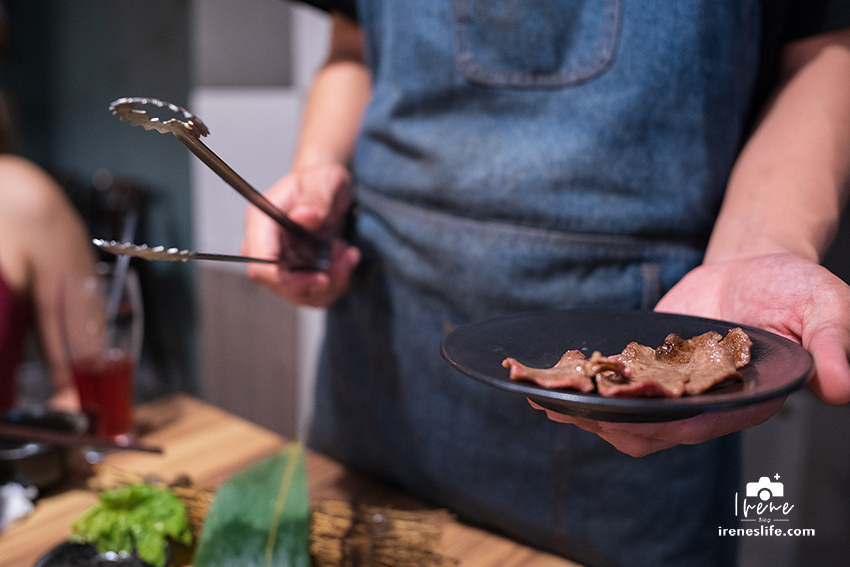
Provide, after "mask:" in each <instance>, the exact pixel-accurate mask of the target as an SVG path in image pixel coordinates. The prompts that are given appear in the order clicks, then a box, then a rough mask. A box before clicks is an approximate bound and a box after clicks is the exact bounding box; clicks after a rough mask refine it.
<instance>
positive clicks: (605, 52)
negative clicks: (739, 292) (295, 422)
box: [309, 0, 758, 567]
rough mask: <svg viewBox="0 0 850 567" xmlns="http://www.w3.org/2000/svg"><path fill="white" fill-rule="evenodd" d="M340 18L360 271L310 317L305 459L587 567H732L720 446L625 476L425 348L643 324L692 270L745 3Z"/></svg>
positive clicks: (729, 469) (362, 10)
mask: <svg viewBox="0 0 850 567" xmlns="http://www.w3.org/2000/svg"><path fill="white" fill-rule="evenodd" d="M508 5H509V6H511V9H510V11H508V10H507V8H505V6H508ZM503 10H504V13H502V11H503ZM517 14H521V15H522V17H521V19H519V20H518V19H517V17H516V15H517ZM358 16H359V18H360V21H361V25H362V26H363V29H364V31H365V34H366V41H367V48H368V52H369V64H370V67H371V70H372V73H373V80H374V85H373V101H372V103H371V104H370V106H369V108H368V109H367V112H366V115H365V117H364V124H363V129H362V135H361V137H360V139H359V140H358V146H357V151H356V155H355V160H354V170H355V176H356V180H357V182H356V187H355V195H356V199H357V202H358V208H359V214H358V215H357V220H356V223H355V226H354V235H353V238H354V241H355V243H356V245H358V246H359V247H360V248H361V249H362V251H363V256H364V258H363V262H362V264H361V266H360V267H359V268H358V271H357V273H356V277H355V280H354V282H353V284H352V290H351V292H350V293H349V294H347V295H346V296H345V297H344V298H342V299H341V300H339V301H338V302H337V303H336V304H335V305H333V306H332V307H331V308H330V309H329V311H328V326H327V337H326V341H325V346H324V348H323V354H322V359H321V362H320V369H319V379H318V384H317V395H316V405H315V418H314V421H313V423H312V426H311V431H310V439H309V442H310V444H311V445H312V446H313V447H315V448H317V449H319V450H321V451H324V452H327V453H329V454H331V455H333V456H335V457H337V458H339V459H341V460H343V461H344V462H346V463H348V464H349V465H351V466H353V467H356V468H358V469H361V470H363V471H366V472H369V473H373V474H377V475H380V476H381V477H383V478H384V479H386V480H389V481H391V482H395V483H398V484H399V485H400V486H402V487H403V488H405V489H407V490H410V491H412V492H414V493H415V494H417V495H419V496H420V497H422V498H425V499H427V500H428V501H430V502H432V503H434V504H435V505H440V506H448V507H450V508H451V509H452V510H454V511H455V512H456V513H458V514H459V516H460V517H461V518H462V519H465V520H468V521H471V522H475V523H478V524H481V525H484V526H487V527H489V528H491V529H495V530H498V531H500V532H503V533H505V534H507V535H509V536H512V537H515V538H518V539H520V540H521V541H524V542H527V543H529V544H532V545H535V546H538V547H540V548H542V549H546V550H550V551H554V552H556V553H560V554H563V555H565V556H567V557H571V558H574V559H576V560H578V561H580V562H582V563H584V564H586V565H589V566H619V565H629V566H643V565H645V566H653V567H660V566H666V565H671V566H672V565H675V566H676V567H682V566H708V565H731V564H734V556H735V546H734V541H733V539H732V538H720V537H718V536H717V531H716V529H717V526H724V525H731V524H732V522H733V520H734V516H733V514H734V510H733V509H732V508H733V507H732V506H730V505H729V503H728V497H731V496H732V495H733V494H734V491H735V489H736V485H737V474H738V472H737V471H738V461H737V455H738V438H737V436H735V435H730V436H726V437H724V438H721V439H716V440H713V441H709V442H706V443H702V444H700V445H696V446H682V447H677V448H674V449H670V450H667V451H662V452H660V453H657V454H654V455H650V456H648V457H644V458H640V459H635V458H632V457H629V456H627V455H623V454H621V453H619V452H618V451H616V450H615V449H614V448H613V447H611V446H610V445H609V444H608V443H607V442H605V441H603V440H601V439H600V438H599V437H597V436H596V435H593V434H589V433H586V432H584V431H581V430H579V429H578V428H575V427H573V426H568V425H563V424H557V423H553V422H550V421H549V420H547V419H546V418H545V416H544V415H543V414H542V413H541V412H537V411H534V410H532V409H531V408H529V406H528V404H527V402H526V401H525V400H523V399H522V398H520V397H516V396H513V395H510V394H508V393H505V392H503V391H498V390H495V389H492V388H489V387H487V386H485V385H482V384H480V383H478V382H475V381H473V380H471V379H469V378H467V377H465V376H463V375H461V374H460V373H458V372H457V371H455V370H454V369H452V368H451V367H449V366H448V365H447V364H446V363H445V362H444V361H443V360H442V358H441V357H440V355H439V344H440V341H441V339H442V337H443V336H444V334H445V333H446V332H448V331H450V330H451V329H452V328H454V327H455V326H457V325H461V324H463V323H466V322H469V321H473V320H477V319H481V318H484V317H489V316H493V315H498V314H504V313H510V312H516V311H523V310H532V309H552V308H565V307H589V306H598V307H606V308H623V309H638V308H651V307H652V306H653V305H654V303H655V301H657V299H658V298H659V297H660V295H661V294H663V293H664V292H665V291H666V290H667V289H669V288H670V287H671V286H672V285H673V284H674V283H675V282H676V281H678V280H679V279H680V278H681V277H682V276H683V275H684V274H685V273H687V272H688V271H689V270H690V269H692V268H693V267H694V266H696V265H698V264H699V262H700V259H701V255H702V249H703V248H702V247H703V245H704V243H705V239H706V237H707V235H708V232H709V230H710V227H711V223H712V219H713V215H714V214H715V212H716V208H717V206H718V203H719V199H720V197H721V195H722V191H723V185H724V183H725V179H726V177H727V176H728V172H729V170H730V168H731V165H732V162H733V160H734V156H735V154H736V152H737V149H738V146H739V143H740V137H741V135H742V132H743V124H744V120H745V115H746V109H747V103H748V96H747V93H748V92H749V89H750V88H751V85H752V77H753V76H754V74H755V67H756V64H757V53H756V52H757V45H758V5H757V2H756V0H744V1H743V2H742V1H740V0H738V1H733V0H695V1H694V2H669V1H667V0H641V1H640V2H638V1H629V0H586V1H578V0H515V1H513V2H510V3H507V2H494V1H490V0H454V1H452V0H433V1H430V2H397V1H381V0H364V1H362V2H360V3H359V4H358Z"/></svg>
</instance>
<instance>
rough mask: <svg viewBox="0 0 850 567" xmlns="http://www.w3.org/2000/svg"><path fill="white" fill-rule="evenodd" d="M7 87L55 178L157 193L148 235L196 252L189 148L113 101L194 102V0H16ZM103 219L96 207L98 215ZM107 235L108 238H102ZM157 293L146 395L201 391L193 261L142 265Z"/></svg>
mask: <svg viewBox="0 0 850 567" xmlns="http://www.w3.org/2000/svg"><path fill="white" fill-rule="evenodd" d="M4 4H5V9H6V12H7V22H8V33H9V40H8V42H7V44H6V47H7V48H6V50H5V53H4V54H3V55H2V58H0V88H2V90H3V91H4V92H5V93H6V95H7V96H8V97H9V98H10V99H11V101H12V105H13V109H14V112H15V114H16V118H17V128H16V129H17V133H18V139H19V142H20V143H19V146H18V153H21V154H22V155H24V156H26V157H29V158H31V159H33V160H34V161H36V162H37V163H39V164H40V165H41V166H43V167H45V168H46V169H48V170H49V171H51V172H53V173H55V174H56V175H57V176H58V177H59V178H60V179H62V180H63V183H64V184H66V185H67V186H68V187H69V190H70V191H71V193H72V194H73V196H74V198H75V200H76V201H80V202H82V203H83V205H84V206H82V207H81V208H82V209H83V212H84V214H86V216H87V220H89V221H90V222H91V223H92V226H91V230H92V235H93V236H94V237H109V236H110V235H109V234H103V233H102V232H104V231H106V228H108V227H104V226H102V225H101V224H100V223H95V222H94V221H95V219H92V218H91V216H90V214H89V213H92V211H90V210H89V209H88V208H87V207H86V206H85V204H86V203H90V202H91V200H92V199H96V198H98V197H101V196H102V195H98V194H97V193H96V190H94V189H93V188H92V186H91V185H92V178H93V175H95V173H96V172H99V171H100V172H101V177H102V173H103V171H108V172H109V173H110V174H111V175H112V176H113V177H114V178H117V179H119V180H121V181H122V182H126V183H129V184H131V185H134V186H139V187H141V188H143V189H144V190H145V192H146V194H147V199H146V201H145V209H144V211H143V214H142V217H141V219H140V224H139V232H138V236H137V240H139V241H141V242H148V243H150V244H152V245H156V244H163V245H168V246H176V247H179V248H191V235H192V227H191V218H192V216H191V203H190V186H189V165H188V163H189V154H188V151H187V150H186V148H185V147H183V145H182V144H180V143H179V142H178V141H177V140H176V139H175V138H174V137H173V136H165V135H162V134H158V133H155V132H148V131H145V130H143V129H142V128H137V127H131V126H130V125H128V124H126V123H124V122H120V121H119V120H118V119H117V118H115V117H114V116H112V115H111V113H110V112H109V111H108V106H109V103H110V102H112V101H113V100H115V99H118V98H121V97H126V96H150V97H156V98H161V99H164V100H167V101H169V102H173V103H175V104H178V105H181V106H186V104H187V103H186V99H187V96H188V92H189V86H190V83H191V77H190V69H189V59H190V57H189V48H188V45H189V42H188V39H187V29H188V12H189V2H188V0H145V1H144V2H138V1H132V0H84V1H79V0H6V1H5V2H4ZM92 214H93V213H92ZM99 232H100V233H99ZM134 265H135V266H136V268H137V269H138V271H139V272H140V276H141V277H142V282H143V287H144V291H145V298H144V299H145V315H146V321H145V322H146V334H145V353H144V357H143V365H142V369H141V371H140V376H139V390H140V391H139V395H140V397H142V398H148V397H153V396H155V395H157V394H158V393H161V392H165V391H172V390H184V391H193V389H194V388H195V378H194V370H193V367H194V363H193V360H194V356H193V348H194V347H193V344H194V338H193V320H194V304H193V298H192V296H191V293H190V290H191V281H192V267H191V265H187V264H171V263H137V264H134Z"/></svg>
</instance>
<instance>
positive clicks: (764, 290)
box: [538, 254, 850, 456]
mask: <svg viewBox="0 0 850 567" xmlns="http://www.w3.org/2000/svg"><path fill="white" fill-rule="evenodd" d="M656 310H657V311H665V312H672V313H682V314H687V315H694V316H699V317H709V318H714V319H722V320H727V321H730V322H735V323H740V324H742V325H750V326H753V327H759V328H762V329H766V330H768V331H771V332H774V333H777V334H779V335H782V336H784V337H786V338H789V339H791V340H794V341H796V342H798V343H800V344H802V345H803V346H804V347H805V348H806V349H807V350H808V351H809V352H810V353H811V354H812V356H813V357H814V361H815V371H814V374H813V375H812V377H811V378H810V379H809V382H808V386H809V388H811V390H812V391H813V392H814V393H815V394H816V395H817V396H818V397H819V398H821V399H822V400H824V401H825V402H828V403H831V404H844V403H848V402H850V365H848V354H850V325H848V323H847V322H848V321H850V287H848V286H847V284H845V283H844V282H843V281H842V280H841V279H839V278H838V277H836V276H835V275H834V274H832V273H830V272H829V271H828V270H826V269H825V268H823V267H822V266H819V265H817V264H815V263H814V262H811V261H808V260H804V259H802V258H799V257H796V256H793V255H790V254H770V255H765V256H758V257H753V258H744V259H736V260H728V261H722V262H715V263H710V264H705V265H703V266H700V267H698V268H696V269H694V270H692V271H691V272H690V273H689V274H687V275H686V276H685V277H684V278H683V279H682V280H681V281H680V282H679V283H678V284H676V285H675V286H674V287H673V288H672V289H671V290H670V291H669V292H668V293H667V294H666V295H665V296H664V297H663V298H662V299H661V301H660V302H659V303H658V306H657V307H656ZM783 401H784V400H776V401H772V402H766V403H764V404H759V405H756V406H752V407H749V408H744V409H741V410H735V411H729V412H722V413H705V414H701V415H698V416H695V417H692V418H689V419H685V420H679V421H673V422H668V423H656V424H630V423H604V422H596V421H590V420H583V419H576V418H572V417H570V416H565V415H562V414H558V413H555V412H552V411H548V410H546V413H547V415H548V416H549V418H550V419H552V420H554V421H559V422H563V423H573V424H575V425H577V426H579V427H581V428H582V429H585V430H587V431H592V432H594V433H597V434H598V435H600V436H601V437H602V438H604V439H605V440H607V441H608V442H609V443H611V444H612V445H614V446H615V447H617V449H619V450H620V451H623V452H624V453H628V454H630V455H632V456H642V455H646V454H649V453H653V452H655V451H660V450H662V449H666V448H668V447H672V446H674V445H678V444H695V443H701V442H703V441H707V440H709V439H712V438H714V437H719V436H721V435H725V434H727V433H731V432H733V431H740V430H743V429H746V428H749V427H753V426H755V425H758V424H759V423H762V422H763V421H765V420H767V419H768V418H769V417H770V416H772V415H773V414H774V413H776V412H777V411H778V410H779V408H780V407H781V406H782V403H783ZM538 409H543V408H539V407H538Z"/></svg>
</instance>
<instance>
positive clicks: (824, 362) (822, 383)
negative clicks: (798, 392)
mask: <svg viewBox="0 0 850 567" xmlns="http://www.w3.org/2000/svg"><path fill="white" fill-rule="evenodd" d="M806 348H807V349H808V351H809V352H810V353H811V354H812V357H813V358H814V359H815V372H814V375H813V376H812V378H811V379H810V380H809V388H810V389H811V390H812V392H814V393H815V395H816V396H817V397H818V398H820V399H821V400H823V401H825V402H827V403H830V404H846V403H848V402H850V364H848V361H847V357H848V353H850V334H848V332H847V331H844V330H842V329H836V328H834V327H830V328H825V329H820V330H818V331H816V332H815V333H813V334H812V335H811V337H807V340H806Z"/></svg>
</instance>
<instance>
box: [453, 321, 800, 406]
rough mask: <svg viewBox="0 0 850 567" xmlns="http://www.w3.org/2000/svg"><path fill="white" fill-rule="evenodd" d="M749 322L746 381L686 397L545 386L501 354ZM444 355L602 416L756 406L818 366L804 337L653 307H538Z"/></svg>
mask: <svg viewBox="0 0 850 567" xmlns="http://www.w3.org/2000/svg"><path fill="white" fill-rule="evenodd" d="M734 327H741V328H743V329H744V330H745V331H746V332H747V334H748V335H749V336H750V338H751V339H752V341H753V348H752V350H751V355H752V358H751V361H750V363H749V364H748V365H747V366H745V367H743V368H741V374H742V375H743V377H744V379H743V381H738V382H731V383H724V384H720V385H718V386H717V387H715V388H712V389H711V390H709V391H707V392H704V393H702V394H699V395H694V396H685V397H681V398H606V397H603V396H600V395H599V394H595V393H591V394H583V393H580V392H575V391H572V390H565V389H546V388H542V387H540V386H536V385H534V384H531V383H527V382H516V381H513V380H511V379H510V378H509V377H508V369H506V368H503V367H502V360H504V359H505V358H507V357H513V358H516V359H517V360H518V361H520V362H521V363H523V364H526V365H528V366H532V367H537V368H548V367H551V366H553V365H554V364H555V363H556V362H557V361H558V360H559V359H560V358H561V356H562V355H563V354H564V353H565V352H566V351H568V350H573V349H575V350H580V351H582V352H583V353H585V356H590V355H591V354H592V353H593V351H596V350H598V351H600V352H601V353H602V354H603V355H611V354H617V353H619V352H620V351H622V350H623V348H625V346H626V345H627V344H628V343H630V342H632V341H637V342H638V343H641V344H644V345H648V346H652V347H657V346H658V345H661V344H662V343H663V342H664V339H665V337H666V336H667V335H668V334H669V333H678V334H679V335H680V336H681V337H682V338H686V339H687V338H690V337H693V336H695V335H700V334H702V333H705V332H708V331H716V332H718V333H721V334H723V335H725V334H726V333H727V332H728V331H729V329H731V328H734ZM440 352H441V354H442V355H443V358H445V359H446V361H447V362H448V363H449V364H450V365H452V366H453V367H454V368H456V369H457V370H459V371H461V372H462V373H464V374H466V375H467V376H470V377H472V378H475V379H476V380H480V381H481V382H484V383H485V384H489V385H490V386H494V387H496V388H501V389H503V390H507V391H509V392H513V393H515V394H519V395H522V396H525V397H527V398H529V399H531V400H532V401H534V402H536V403H538V404H540V405H541V406H543V407H545V408H547V409H551V410H554V411H557V412H560V413H563V414H567V415H571V416H574V417H582V418H587V419H594V420H598V421H620V422H644V423H646V422H660V421H671V420H674V419H684V418H687V417H691V416H694V415H698V414H700V413H703V412H706V411H724V410H730V409H734V408H740V407H744V406H749V405H752V404H757V403H760V402H764V401H767V400H771V399H774V398H779V397H781V396H786V395H788V394H790V393H791V392H793V391H795V390H797V389H799V388H800V387H801V386H802V385H803V384H804V383H805V381H806V379H807V378H808V377H809V375H810V374H811V372H812V368H813V361H812V357H811V355H810V354H809V353H808V352H807V351H806V350H805V349H804V348H803V347H801V346H800V345H798V344H797V343H795V342H793V341H790V340H788V339H785V338H783V337H780V336H778V335H775V334H773V333H769V332H767V331H763V330H761V329H755V328H753V327H746V326H743V325H736V324H734V323H728V322H724V321H717V320H714V319H702V318H698V317H687V316H684V315H672V314H667V313H655V312H652V311H605V310H597V309H588V310H565V311H535V312H529V313H520V314H517V315H509V316H505V317H496V318H493V319H486V320H482V321H476V322H473V323H469V324H467V325H463V326H460V327H458V328H456V329H454V330H453V331H452V332H451V333H449V334H448V335H447V336H446V337H445V338H444V339H443V342H442V344H441V346H440Z"/></svg>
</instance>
